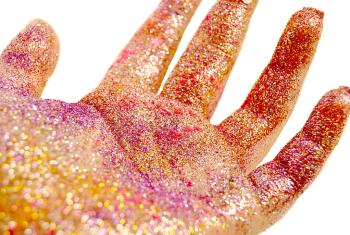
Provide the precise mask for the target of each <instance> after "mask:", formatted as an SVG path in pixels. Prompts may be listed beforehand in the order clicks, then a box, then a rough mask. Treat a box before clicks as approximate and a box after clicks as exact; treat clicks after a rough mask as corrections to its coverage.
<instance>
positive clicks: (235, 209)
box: [0, 0, 350, 235]
mask: <svg viewBox="0 0 350 235" xmlns="http://www.w3.org/2000/svg"><path fill="white" fill-rule="evenodd" d="M199 2H200V1H199V0H163V1H162V2H161V4H160V5H159V7H158V8H157V9H156V11H155V12H154V13H153V14H152V16H151V17H150V18H149V19H148V20H147V21H146V23H145V24H144V25H143V26H142V27H141V28H140V30H139V31H138V32H137V33H136V34H135V36H134V37H133V38H132V40H131V42H130V43H129V44H128V45H127V47H126V49H124V50H123V51H122V53H121V54H120V55H119V57H118V58H117V60H116V61H115V63H114V64H113V66H112V67H111V69H110V70H109V72H108V73H107V75H106V78H105V79H104V80H103V82H102V84H101V86H100V87H98V88H97V89H96V90H95V91H94V92H92V93H91V94H90V95H88V96H87V97H85V98H84V99H83V100H82V101H81V102H79V103H74V104H68V103H65V102H62V101H56V100H44V99H38V96H39V95H40V93H41V91H42V89H43V86H44V84H45V82H46V80H47V77H48V76H49V75H50V73H51V72H52V70H53V67H54V65H55V63H56V60H57V50H58V42H57V38H56V36H55V34H54V33H53V31H52V29H51V27H49V26H48V25H47V24H46V23H44V22H42V21H34V22H32V23H31V24H29V26H27V27H26V28H25V29H24V30H23V31H22V32H21V33H20V34H19V35H18V37H17V38H15V39H14V40H13V41H12V42H11V44H10V45H9V47H8V48H7V49H6V50H5V52H4V53H3V54H2V56H1V59H0V75H1V76H0V91H1V92H0V112H1V115H0V117H1V118H0V179H1V180H0V233H1V234H11V235H12V234H57V235H61V234H62V235H64V234H111V235H114V234H142V233H144V234H227V233H231V234H258V233H259V232H261V231H262V230H263V229H265V228H266V227H268V226H269V225H271V224H272V223H273V222H275V221H276V220H277V219H278V218H279V217H280V216H281V215H283V214H284V212H285V211H286V210H287V209H288V207H290V205H291V204H292V203H293V202H294V201H295V199H296V198H297V197H298V196H299V195H300V194H301V193H302V192H303V191H304V190H305V188H306V187H307V186H308V185H309V184H310V182H311V181H312V180H313V179H314V178H315V177H316V175H317V173H318V172H319V170H320V168H321V167H322V165H323V164H324V162H325V160H326V158H327V157H328V155H329V154H330V152H331V151H332V149H333V148H334V147H335V145H336V143H337V141H338V139H339V138H340V135H341V132H342V130H343V128H344V125H345V122H346V119H347V117H348V115H349V112H350V88H346V87H341V88H339V89H336V90H333V91H331V92H329V93H327V94H326V96H324V97H323V98H322V99H321V101H320V103H319V104H318V105H317V106H316V108H315V109H314V111H313V112H312V114H311V116H310V118H309V120H308V122H307V123H306V125H305V126H304V128H303V129H302V131H301V132H299V133H298V134H297V135H296V136H295V137H294V138H293V139H292V141H291V142H290V143H289V144H287V145H286V147H285V148H284V149H282V151H281V152H280V153H279V154H278V156H277V157H276V158H275V159H274V160H273V161H271V162H269V163H267V164H265V165H263V166H261V167H259V168H257V169H255V170H253V171H252V172H251V173H250V174H248V173H249V172H250V170H251V168H253V167H254V166H255V165H256V164H257V162H258V161H259V160H260V156H262V155H264V153H266V151H267V150H268V148H269V147H270V145H271V143H272V141H273V140H274V138H272V137H275V136H277V134H278V132H279V128H281V126H282V124H283V123H284V122H285V120H286V119H287V117H288V115H289V112H290V111H291V106H293V105H294V102H295V99H296V96H297V94H298V92H299V89H300V86H301V80H302V79H303V78H304V74H305V73H306V70H307V67H308V65H309V64H310V62H311V59H312V55H313V53H314V51H315V49H316V44H317V41H318V39H319V36H320V29H321V26H322V13H321V12H319V11H317V10H315V9H312V8H306V9H303V10H302V11H300V12H298V13H296V14H295V15H294V16H293V17H292V19H291V21H290V23H289V24H288V25H287V29H286V32H285V34H284V35H283V36H282V38H281V41H280V43H279V44H278V47H277V50H276V53H275V54H274V56H273V58H272V61H271V62H270V64H269V65H268V67H267V69H266V70H265V71H264V72H263V74H262V76H261V78H260V80H259V81H258V82H257V84H256V85H255V86H254V88H253V90H252V93H250V95H249V96H248V99H247V101H246V102H245V103H244V104H243V106H242V108H241V109H240V110H239V111H237V112H236V113H234V114H233V115H232V116H231V117H230V118H229V119H227V120H226V121H225V122H224V123H223V124H222V125H220V126H218V127H215V126H213V125H211V124H210V122H209V120H208V117H209V116H210V115H211V113H212V111H213V110H214V108H215V106H216V103H217V101H218V99H219V97H220V94H221V91H222V89H223V87H224V83H225V81H226V78H227V76H228V74H229V71H230V70H231V68H232V66H233V64H234V60H235V58H236V57H237V54H238V51H239V49H240V46H241V44H242V41H243V38H244V35H245V31H246V29H247V27H248V23H249V19H250V16H251V15H252V13H253V10H254V8H255V5H256V1H251V3H250V4H247V3H248V2H247V1H242V0H230V1H228V0H219V1H218V2H217V3H216V4H215V5H214V7H213V8H212V10H211V11H210V12H209V14H208V16H207V17H206V18H205V20H204V21H203V23H202V26H201V27H200V29H199V31H198V32H197V34H196V36H195V37H194V39H193V40H192V42H191V43H190V46H189V48H188V49H187V50H186V52H185V54H184V56H183V57H182V59H181V60H180V62H179V64H178V66H177V67H176V68H175V70H174V72H173V73H172V76H171V78H170V80H169V81H168V83H167V85H166V86H165V89H164V90H163V92H162V95H160V96H159V95H157V94H156V91H157V89H158V88H159V84H160V82H161V80H162V79H163V75H164V74H165V71H166V69H167V67H168V65H169V63H170V60H171V58H172V56H173V54H174V52H175V50H176V47H177V45H178V43H179V41H180V38H181V35H182V33H183V31H184V29H185V27H186V25H187V23H188V22H189V20H190V18H191V16H192V15H193V13H194V11H195V9H196V7H197V6H198V4H199ZM289 32H292V33H289ZM281 78H282V79H281ZM282 80H283V81H282ZM282 88H283V89H282ZM281 90H282V91H283V92H282V93H281ZM286 106H288V107H286ZM271 136H272V137H271ZM269 141H270V142H271V143H270V142H269Z"/></svg>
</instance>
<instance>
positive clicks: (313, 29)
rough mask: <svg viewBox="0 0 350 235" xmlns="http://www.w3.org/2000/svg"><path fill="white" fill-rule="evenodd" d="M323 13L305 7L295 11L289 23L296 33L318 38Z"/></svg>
mask: <svg viewBox="0 0 350 235" xmlns="http://www.w3.org/2000/svg"><path fill="white" fill-rule="evenodd" d="M323 18H324V13H323V12H322V11H320V10H318V9H316V8H312V7H305V8H303V9H302V10H300V11H297V12H296V13H295V14H294V15H293V16H292V18H291V20H290V23H291V24H292V25H294V26H295V28H296V29H297V30H298V31H301V32H303V33H306V34H310V35H316V37H319V36H320V34H321V31H322V26H323Z"/></svg>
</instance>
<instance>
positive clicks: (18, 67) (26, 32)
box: [0, 19, 59, 97]
mask: <svg viewBox="0 0 350 235" xmlns="http://www.w3.org/2000/svg"><path fill="white" fill-rule="evenodd" d="M58 56H59V41H58V37H57V35H56V33H55V31H54V29H53V28H52V27H51V25H50V24H48V23H47V22H46V21H44V20H41V19H35V20H32V21H30V22H29V23H28V24H27V26H26V27H25V28H24V29H23V30H22V31H21V32H20V33H19V34H18V35H17V36H16V37H15V38H14V39H13V40H12V41H11V42H10V44H9V45H8V46H7V47H6V49H5V50H4V51H3V53H2V54H1V57H0V63H1V68H2V72H1V73H2V74H3V78H2V79H4V80H8V81H4V82H5V83H11V84H12V85H11V86H13V87H14V88H15V89H21V90H24V91H25V92H26V93H29V94H31V95H34V96H36V97H37V96H40V94H41V92H42V90H43V88H44V86H45V84H46V82H47V80H48V78H49V76H51V74H52V73H53V71H54V69H55V67H56V64H57V60H58Z"/></svg>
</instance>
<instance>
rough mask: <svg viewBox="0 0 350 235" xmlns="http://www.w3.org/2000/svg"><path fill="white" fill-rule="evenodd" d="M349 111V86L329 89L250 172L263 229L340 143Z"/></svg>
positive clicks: (318, 169) (277, 216)
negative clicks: (289, 136)
mask: <svg viewBox="0 0 350 235" xmlns="http://www.w3.org/2000/svg"><path fill="white" fill-rule="evenodd" d="M349 113H350V88H347V87H341V88H339V89H336V90H333V91H330V92H328V93H327V94H326V95H325V96H324V97H322V99H321V101H320V102H319V103H318V104H317V106H316V107H315V109H314V110H313V112H312V113H311V115H310V117H309V119H308V121H307V122H306V124H305V126H304V127H303V129H302V130H301V131H300V132H299V133H298V134H297V135H296V136H295V137H294V138H293V139H292V140H291V141H290V142H289V143H288V144H287V145H286V146H285V147H284V148H283V149H282V151H281V152H280V153H279V154H278V155H277V156H276V157H275V159H274V160H272V161H271V162H268V163H266V164H264V165H262V166H261V167H259V168H257V169H256V170H255V171H253V172H252V173H250V174H249V180H250V181H251V183H252V186H253V187H254V188H255V190H256V192H257V194H258V197H259V198H260V202H261V208H262V213H263V215H264V218H265V221H264V222H263V225H262V227H263V229H265V228H267V227H269V226H270V225H271V224H273V223H274V222H276V221H277V220H278V219H279V218H280V217H281V216H282V215H283V214H284V213H285V212H286V210H287V209H288V208H289V207H290V206H291V205H292V204H293V203H294V201H295V200H296V199H297V198H298V197H299V196H300V194H301V193H302V192H303V191H304V190H305V189H306V188H307V187H308V186H309V185H310V184H311V182H312V181H313V180H314V179H315V178H316V176H317V175H318V173H319V172H320V170H321V168H322V167H323V165H324V163H325V161H326V160H327V157H328V156H329V154H330V153H331V152H332V150H333V149H334V147H335V146H336V144H337V143H338V141H339V138H340V136H341V134H342V132H343V129H344V126H345V124H346V120H347V118H348V116H349Z"/></svg>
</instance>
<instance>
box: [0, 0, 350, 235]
mask: <svg viewBox="0 0 350 235" xmlns="http://www.w3.org/2000/svg"><path fill="white" fill-rule="evenodd" d="M158 2H159V0H125V1H124V0H114V1H97V0H95V1H47V0H46V1H44V0H42V1H39V0H28V1H26V0H23V1H19V0H12V1H1V2H0V8H1V9H2V11H1V14H0V47H1V48H4V47H5V46H6V44H7V43H8V42H9V41H10V40H11V37H12V36H14V35H16V34H17V32H18V31H19V30H20V29H21V28H23V27H24V26H25V25H26V24H27V22H28V21H30V20H31V19H33V18H42V19H45V20H47V21H48V22H50V23H51V24H52V25H53V27H54V28H55V29H56V32H57V33H58V35H59V37H60V42H61V56H60V61H59V64H58V66H57V69H56V72H55V73H54V75H53V77H52V78H51V80H50V81H49V83H48V86H47V88H46V90H45V92H44V97H45V98H55V99H61V100H65V101H68V102H73V101H77V100H79V98H81V97H82V96H83V95H84V94H86V93H87V92H89V91H90V90H92V89H93V88H94V87H96V86H97V85H98V83H99V81H100V80H101V79H102V77H103V75H104V73H105V71H106V70H107V69H108V67H109V65H110V64H111V63H112V61H113V60H114V58H115V57H116V55H117V52H118V51H120V50H121V48H122V47H123V45H125V44H126V42H127V41H128V39H129V38H130V37H131V36H132V35H133V33H134V31H135V30H136V29H137V28H138V27H139V26H140V25H141V24H142V22H143V21H144V20H145V19H146V17H147V16H148V15H149V14H150V13H151V12H152V10H153V9H154V8H155V7H156V6H157V4H158ZM215 2H216V1H215V0H204V1H203V3H202V4H201V6H200V7H199V9H198V12H197V14H196V15H195V17H194V19H193V21H192V23H191V24H190V26H189V27H188V30H187V31H186V35H185V37H184V39H183V40H182V43H181V45H180V49H179V52H180V53H178V54H177V55H176V57H175V59H174V61H173V63H172V66H171V67H173V66H174V64H175V62H176V61H177V59H178V58H179V56H180V55H181V52H182V51H183V50H184V48H185V46H186V44H187V43H188V41H189V40H190V38H191V36H192V35H193V33H194V32H195V30H196V28H197V27H198V25H199V24H200V22H201V20H202V19H203V18H204V16H205V14H206V12H207V11H208V10H209V8H210V7H211V6H212V5H213V4H214V3H215ZM304 6H313V7H317V8H319V9H321V10H323V11H324V12H325V25H324V31H323V36H322V40H321V42H320V44H319V49H318V51H317V54H316V56H315V59H314V62H313V65H312V66H311V69H310V72H309V75H308V77H307V80H306V82H305V85H304V88H303V90H302V94H301V96H300V99H299V101H298V103H297V107H296V109H295V111H294V113H293V115H292V116H291V118H290V121H289V123H288V124H287V125H286V127H285V129H284V131H283V133H282V134H281V136H280V138H279V140H278V141H277V142H276V144H275V145H274V147H273V149H272V150H271V151H270V153H269V155H268V156H267V158H266V160H269V159H272V157H273V156H274V155H275V154H276V153H278V150H279V149H280V148H281V147H282V146H283V145H284V144H285V143H286V142H287V141H288V140H289V139H290V138H291V137H292V136H293V135H294V134H295V133H296V132H297V131H298V130H299V129H300V128H301V127H302V125H303V123H304V121H305V120H306V118H307V116H308V115H309V113H310V112H311V110H312V107H313V106H314V105H315V104H316V102H317V101H318V99H319V98H320V97H321V96H322V95H323V94H324V93H325V92H326V91H328V90H330V89H333V88H336V87H338V86H340V85H347V86H350V72H349V67H350V61H349V58H348V56H349V54H350V46H349V42H350V33H349V31H350V28H349V23H350V14H349V11H350V1H349V0H329V1H325V0H308V1H295V0H283V1H281V0H261V1H260V3H259V5H258V7H257V10H256V12H255V15H254V17H253V19H252V21H251V26H250V30H249V33H248V34H247V38H246V41H245V43H244V46H243V49H242V52H241V56H240V57H239V59H238V61H237V63H236V66H235V69H234V71H233V73H232V75H231V78H230V80H229V82H228V84H227V87H226V90H225V93H224V95H223V99H222V101H221V103H220V104H219V108H218V110H217V112H216V113H215V115H214V118H213V120H212V121H213V123H218V122H219V121H220V120H223V119H224V118H225V117H226V116H228V115H229V114H230V113H231V112H232V111H233V110H234V109H236V108H238V107H239V105H240V104H241V103H242V102H243V100H244V97H245V96H246V95H247V93H248V91H249V89H250V88H251V87H252V85H253V83H254V81H255V80H256V78H257V77H258V76H259V74H260V72H261V71H262V69H263V68H264V66H265V65H266V64H267V62H268V60H269V59H270V57H271V54H272V52H273V50H274V47H275V45H276V43H277V41H278V38H279V36H280V34H281V33H282V31H283V27H284V26H285V24H286V23H287V21H288V19H289V17H290V16H291V15H292V13H293V12H295V11H297V10H299V9H301V8H302V7H304ZM349 140H350V128H347V130H346V131H345V133H344V135H343V138H342V140H341V142H340V143H339V146H338V147H337V149H336V150H335V151H334V153H333V154H332V156H331V158H330V160H329V161H328V164H327V165H326V167H325V168H324V170H323V171H322V173H321V175H320V176H319V177H318V179H317V180H316V181H315V183H314V184H313V185H312V186H311V187H310V188H309V189H308V190H307V192H305V193H304V194H303V196H302V197H301V198H300V199H299V200H298V202H297V203H296V204H295V205H294V207H293V208H292V209H291V210H290V211H289V213H288V214H287V215H286V216H285V217H284V218H283V219H282V220H281V221H280V222H278V223H277V224H276V225H274V226H273V227H272V228H271V229H269V230H268V231H266V232H265V234H267V235H268V234H269V235H273V234H276V235H281V234H283V235H288V234H291V235H292V234H293V235H294V234H350V230H349V228H348V223H349V222H350V221H349V214H348V213H349V212H350V205H349V199H350V185H349V183H348V180H349V179H350V171H349V170H348V169H349V167H350V154H349V151H347V150H348V148H349V146H347V143H349Z"/></svg>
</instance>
